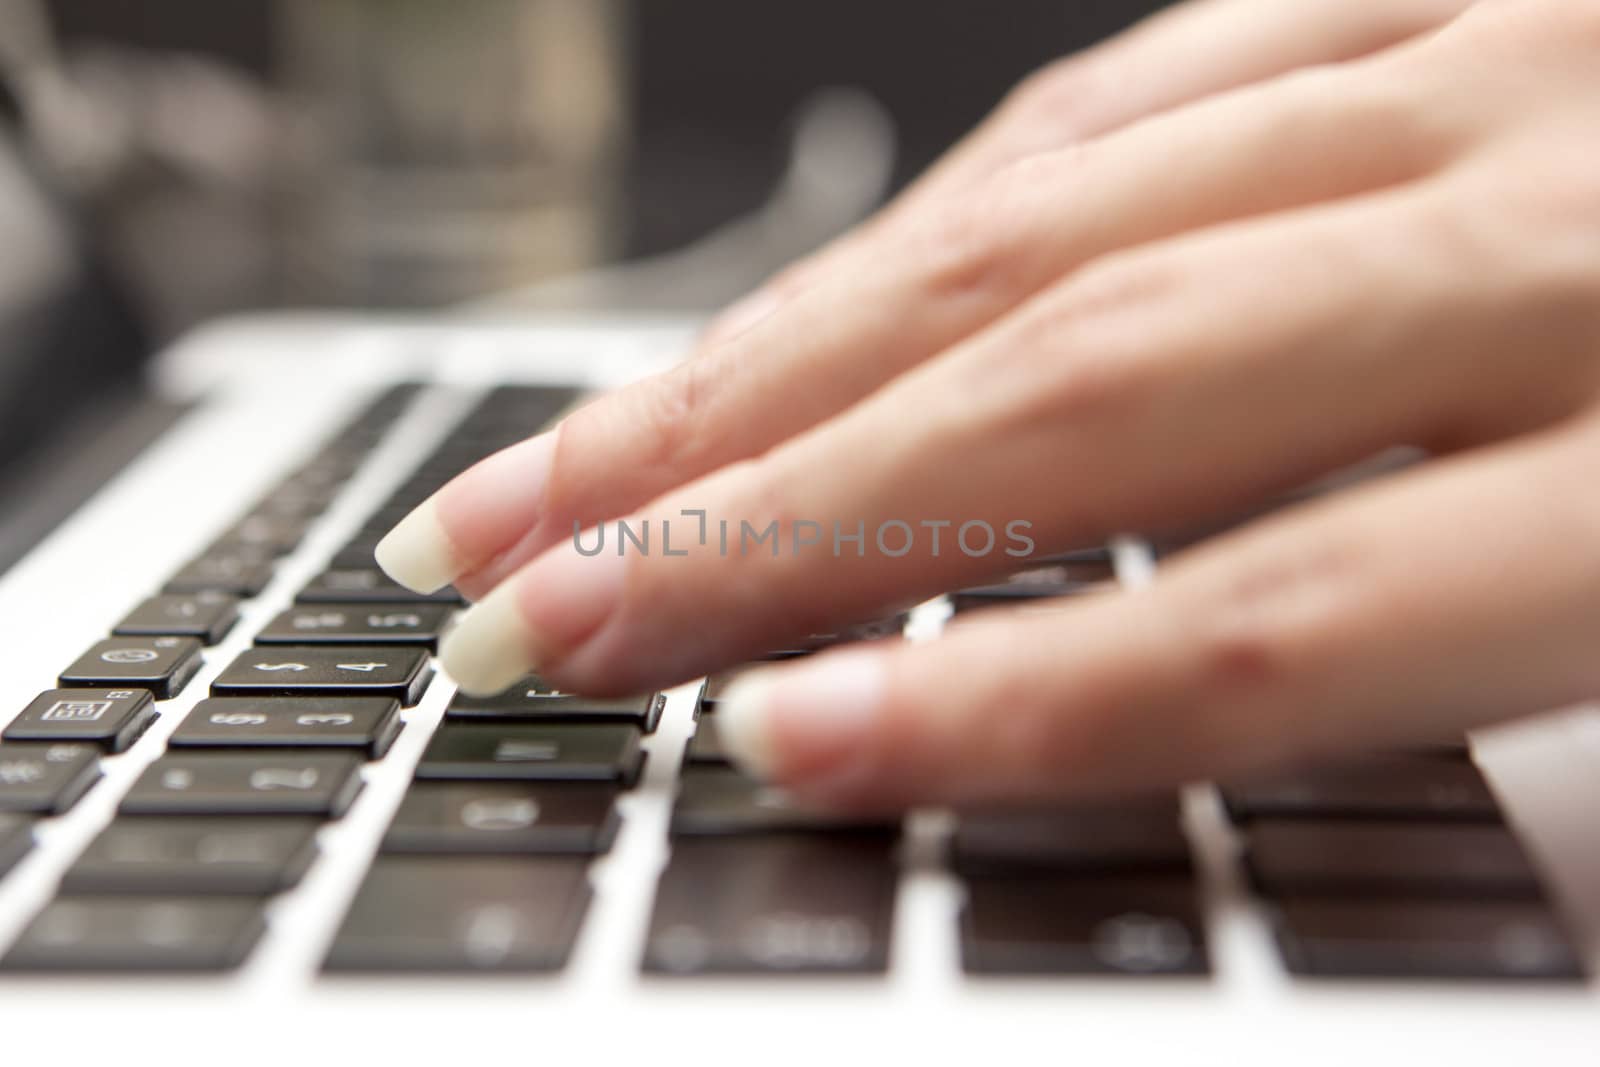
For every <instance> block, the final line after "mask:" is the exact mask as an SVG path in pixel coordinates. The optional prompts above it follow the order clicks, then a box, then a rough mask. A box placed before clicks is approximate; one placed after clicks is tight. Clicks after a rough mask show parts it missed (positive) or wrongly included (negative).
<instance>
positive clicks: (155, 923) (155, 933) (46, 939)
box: [0, 897, 265, 971]
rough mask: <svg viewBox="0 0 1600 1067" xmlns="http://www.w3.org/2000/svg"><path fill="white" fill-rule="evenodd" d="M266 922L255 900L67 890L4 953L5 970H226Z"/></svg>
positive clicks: (245, 951)
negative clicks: (95, 894) (128, 896)
mask: <svg viewBox="0 0 1600 1067" xmlns="http://www.w3.org/2000/svg"><path fill="white" fill-rule="evenodd" d="M264 928H265V924H264V922H263V920H262V917H261V904H260V902H258V901H254V900H238V899H227V898H204V897H200V898H195V897H142V898H132V899H126V898H122V899H119V898H117V897H82V898H79V897H61V898H58V899H57V900H55V901H54V902H52V903H51V904H49V905H47V906H46V907H45V909H44V910H43V911H42V912H40V913H39V914H38V915H37V916H35V917H34V920H33V922H31V923H29V924H28V927H27V928H26V929H25V930H23V932H22V936H21V937H20V938H19V939H18V940H17V942H16V944H14V945H13V946H12V947H11V951H10V952H8V953H6V955H5V958H4V959H0V970H7V971H226V970H231V969H233V968H234V967H237V966H238V965H239V964H240V963H243V962H244V958H245V957H246V956H247V955H249V953H250V949H251V948H252V947H254V945H255V943H256V941H257V940H258V939H259V938H260V937H261V932H262V930H263V929H264Z"/></svg>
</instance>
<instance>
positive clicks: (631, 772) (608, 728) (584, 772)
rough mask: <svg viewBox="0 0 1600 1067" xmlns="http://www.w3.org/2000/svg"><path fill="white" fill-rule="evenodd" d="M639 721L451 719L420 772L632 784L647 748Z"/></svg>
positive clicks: (431, 743)
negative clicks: (502, 722)
mask: <svg viewBox="0 0 1600 1067" xmlns="http://www.w3.org/2000/svg"><path fill="white" fill-rule="evenodd" d="M640 738H641V735H640V733H639V730H638V728H637V727H633V726H613V725H603V726H524V725H504V726H502V725H488V724H478V723H453V722H447V723H445V724H444V725H443V726H441V727H439V729H438V730H437V731H436V732H435V733H434V735H433V737H432V739H431V740H429V742H428V747H427V749H426V750H424V751H423V753H422V760H421V762H420V763H418V764H417V771H416V775H417V777H418V778H432V779H455V780H461V779H498V780H501V781H547V782H549V781H591V782H620V783H623V784H625V785H631V784H633V783H634V782H635V781H637V780H638V776H639V770H640V767H641V766H642V764H643V761H644V753H643V751H642V750H641V749H640V747H639V742H640Z"/></svg>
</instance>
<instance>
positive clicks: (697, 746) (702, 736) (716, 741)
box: [683, 715, 730, 767]
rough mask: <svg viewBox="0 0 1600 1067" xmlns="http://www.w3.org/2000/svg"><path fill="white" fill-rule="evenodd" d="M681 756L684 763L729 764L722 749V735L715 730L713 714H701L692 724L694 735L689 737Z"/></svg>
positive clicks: (717, 765)
mask: <svg viewBox="0 0 1600 1067" xmlns="http://www.w3.org/2000/svg"><path fill="white" fill-rule="evenodd" d="M683 758H684V762H685V763H689V764H692V765H696V766H700V765H704V766H708V767H719V766H722V767H725V766H727V765H728V764H729V762H730V761H729V759H728V754H727V753H726V752H724V751H723V749H722V736H721V734H720V733H719V732H718V731H717V717H716V716H715V715H705V716H702V717H701V718H700V719H699V720H698V721H697V722H696V723H695V724H694V736H693V737H691V738H689V744H688V746H687V747H686V748H685V749H684V752H683Z"/></svg>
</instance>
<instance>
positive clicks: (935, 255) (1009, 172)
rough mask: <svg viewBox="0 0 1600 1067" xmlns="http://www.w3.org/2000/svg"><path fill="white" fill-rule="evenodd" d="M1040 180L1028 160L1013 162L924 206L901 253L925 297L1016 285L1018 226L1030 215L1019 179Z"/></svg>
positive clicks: (981, 296) (975, 295)
mask: <svg viewBox="0 0 1600 1067" xmlns="http://www.w3.org/2000/svg"><path fill="white" fill-rule="evenodd" d="M1017 168H1020V169H1017ZM1039 178H1040V175H1039V173H1038V170H1037V165H1036V164H1034V163H1033V162H1032V161H1027V162H1024V163H1022V164H1012V166H1011V167H1008V168H1007V169H1006V170H1004V171H1002V172H1000V173H997V174H994V175H991V176H990V177H988V178H985V179H984V180H983V181H982V182H980V183H979V184H978V186H977V187H976V188H973V189H970V190H966V191H963V192H961V193H960V194H957V195H951V196H947V197H945V198H943V200H942V201H941V202H939V203H936V204H930V205H928V210H927V211H925V212H924V213H923V218H922V219H921V220H920V222H919V223H918V224H917V225H916V226H914V227H912V228H911V229H909V230H908V231H907V233H906V240H907V242H908V243H909V245H910V247H909V248H907V249H905V253H904V254H905V262H908V263H911V264H914V269H915V271H916V278H917V283H916V285H917V288H918V290H919V291H920V292H921V293H922V294H923V295H924V296H925V298H927V299H929V300H937V301H955V300H976V301H983V300H987V299H993V298H994V297H996V296H1002V297H1003V296H1004V295H1006V294H1008V293H1013V292H1015V291H1016V290H1017V289H1018V287H1019V286H1020V285H1021V284H1022V283H1021V279H1020V277H1019V270H1020V268H1021V263H1020V262H1019V257H1020V256H1021V254H1022V241H1023V239H1024V238H1023V227H1022V225H1021V224H1022V220H1023V219H1024V218H1026V217H1027V216H1028V215H1029V212H1027V211H1026V210H1025V207H1026V205H1025V198H1026V196H1027V195H1028V186H1027V185H1025V184H1024V182H1025V181H1027V180H1037V179H1039Z"/></svg>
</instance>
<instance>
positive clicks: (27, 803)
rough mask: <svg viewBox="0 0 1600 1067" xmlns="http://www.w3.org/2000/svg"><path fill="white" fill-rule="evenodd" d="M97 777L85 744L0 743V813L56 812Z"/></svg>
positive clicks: (96, 761)
mask: <svg viewBox="0 0 1600 1067" xmlns="http://www.w3.org/2000/svg"><path fill="white" fill-rule="evenodd" d="M99 779H100V753H99V752H98V751H97V750H96V749H94V748H91V747H90V746H88V745H75V744H62V745H49V746H38V745H0V812H5V811H11V812H26V813H29V814H34V815H58V814H60V813H61V812H63V811H66V810H67V809H68V808H70V807H72V805H74V804H76V803H77V802H78V798H79V797H81V796H83V794H84V793H86V792H88V790H89V787H90V786H92V785H94V783H95V782H97V781H99Z"/></svg>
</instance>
